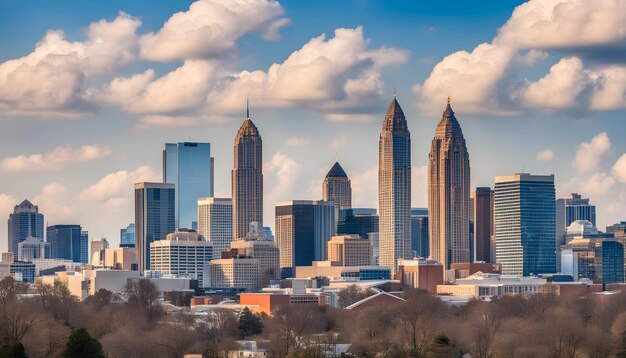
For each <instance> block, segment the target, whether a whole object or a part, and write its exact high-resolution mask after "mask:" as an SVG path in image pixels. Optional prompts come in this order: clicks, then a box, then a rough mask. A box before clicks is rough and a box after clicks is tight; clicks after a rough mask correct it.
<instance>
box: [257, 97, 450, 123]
mask: <svg viewBox="0 0 626 358" xmlns="http://www.w3.org/2000/svg"><path fill="white" fill-rule="evenodd" d="M448 103H450V100H448ZM246 118H247V119H250V100H249V98H248V96H246Z"/></svg>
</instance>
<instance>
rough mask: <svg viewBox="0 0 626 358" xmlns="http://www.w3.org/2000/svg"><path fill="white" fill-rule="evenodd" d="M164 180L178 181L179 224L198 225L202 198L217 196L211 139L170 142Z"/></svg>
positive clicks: (193, 226) (177, 208)
mask: <svg viewBox="0 0 626 358" xmlns="http://www.w3.org/2000/svg"><path fill="white" fill-rule="evenodd" d="M163 182H164V183H172V184H176V227H179V228H188V229H194V230H195V229H197V222H196V220H197V218H198V213H197V211H196V210H197V209H198V207H197V203H198V198H205V197H209V196H213V186H214V184H213V158H211V144H210V143H196V142H183V143H166V144H165V149H164V150H163Z"/></svg>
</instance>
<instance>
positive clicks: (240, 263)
mask: <svg viewBox="0 0 626 358" xmlns="http://www.w3.org/2000/svg"><path fill="white" fill-rule="evenodd" d="M203 278H204V283H203V287H204V288H235V289H240V290H245V291H249V292H253V291H256V290H258V289H260V288H261V287H262V277H261V261H259V260H258V259H252V258H240V257H233V258H227V259H218V260H212V261H210V262H207V263H205V265H204V276H203Z"/></svg>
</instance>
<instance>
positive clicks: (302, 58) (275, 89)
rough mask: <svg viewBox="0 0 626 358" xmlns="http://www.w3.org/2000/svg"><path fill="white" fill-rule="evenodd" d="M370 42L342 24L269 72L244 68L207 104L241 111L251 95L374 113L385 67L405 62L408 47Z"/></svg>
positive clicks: (279, 103)
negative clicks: (371, 44) (372, 46)
mask: <svg viewBox="0 0 626 358" xmlns="http://www.w3.org/2000/svg"><path fill="white" fill-rule="evenodd" d="M368 45H369V41H368V40H366V39H365V38H364V36H363V28H361V27H357V28H355V29H337V30H335V36H334V37H333V38H329V39H327V38H326V36H325V35H321V36H318V37H315V38H313V39H311V40H310V41H309V42H308V43H307V44H305V45H304V46H303V47H302V48H301V49H299V50H297V51H295V52H293V53H292V54H291V55H290V56H289V57H288V58H287V59H286V60H285V61H284V62H283V63H275V64H273V65H271V66H270V68H269V69H268V71H267V72H265V71H253V72H249V71H242V72H239V73H235V74H232V75H231V76H228V77H226V78H225V79H224V80H223V81H221V84H220V85H219V86H217V87H216V88H213V89H212V90H211V92H210V93H209V97H208V106H209V108H222V109H223V110H239V109H240V108H241V103H243V97H244V95H245V94H249V95H250V98H253V99H254V100H255V102H257V103H259V104H260V105H261V106H266V107H279V108H280V107H292V106H296V105H301V106H305V107H309V108H310V109H313V110H315V111H319V112H323V113H324V114H326V115H328V116H330V117H331V118H332V116H333V115H334V116H335V117H334V118H335V119H336V118H344V119H346V118H349V117H348V116H343V117H341V116H337V115H345V114H360V115H362V114H369V112H367V111H369V110H370V109H371V108H370V107H371V106H372V105H373V103H372V102H374V103H375V101H376V100H379V99H380V97H381V95H382V94H383V92H384V89H383V87H384V86H383V83H382V80H381V79H380V70H381V68H383V67H384V66H388V65H391V64H398V63H402V62H405V61H406V60H407V58H408V52H407V51H403V50H399V49H395V48H388V47H381V48H378V49H373V50H372V49H368ZM359 111H361V112H359ZM357 118H359V119H362V118H360V117H357Z"/></svg>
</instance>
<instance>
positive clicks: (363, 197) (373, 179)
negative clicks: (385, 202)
mask: <svg viewBox="0 0 626 358" xmlns="http://www.w3.org/2000/svg"><path fill="white" fill-rule="evenodd" d="M349 177H350V180H351V185H352V206H353V207H355V208H378V166H375V167H371V168H368V169H366V170H365V171H363V172H361V173H350V175H349Z"/></svg>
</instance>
